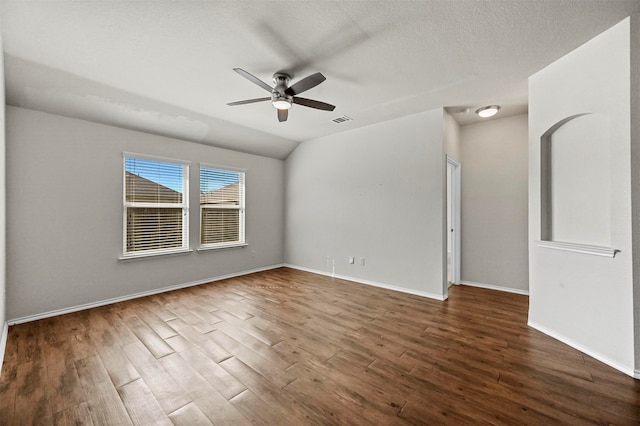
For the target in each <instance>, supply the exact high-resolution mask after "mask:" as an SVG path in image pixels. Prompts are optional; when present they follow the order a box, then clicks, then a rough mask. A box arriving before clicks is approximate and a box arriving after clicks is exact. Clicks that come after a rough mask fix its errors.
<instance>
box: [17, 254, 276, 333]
mask: <svg viewBox="0 0 640 426" xmlns="http://www.w3.org/2000/svg"><path fill="white" fill-rule="evenodd" d="M283 266H284V265H283V264H278V265H271V266H265V267H263V268H257V269H251V270H248V271H242V272H236V273H233V274H227V275H221V276H218V277H213V278H205V279H202V280H197V281H191V282H188V283H183V284H176V285H172V286H168V287H162V288H158V289H153V290H147V291H143V292H140V293H134V294H128V295H126V296H120V297H114V298H112V299H106V300H100V301H98V302H91V303H85V304H83V305H77V306H71V307H68V308H63V309H56V310H53V311H49V312H43V313H41V314H34V315H27V316H24V317H20V318H14V319H11V320H9V321H7V322H8V324H9V325H15V324H22V323H25V322H30V321H37V320H40V319H44V318H50V317H55V316H58V315H64V314H69V313H71V312H78V311H83V310H85V309H91V308H97V307H99V306H105V305H111V304H113V303H118V302H124V301H126V300H131V299H137V298H140V297H145V296H151V295H154V294H158V293H165V292H167V291H173V290H179V289H181V288H186V287H193V286H196V285H201V284H206V283H210V282H213V281H220V280H226V279H227V278H234V277H239V276H242V275H248V274H253V273H255V272H262V271H268V270H270V269H276V268H281V267H283Z"/></svg>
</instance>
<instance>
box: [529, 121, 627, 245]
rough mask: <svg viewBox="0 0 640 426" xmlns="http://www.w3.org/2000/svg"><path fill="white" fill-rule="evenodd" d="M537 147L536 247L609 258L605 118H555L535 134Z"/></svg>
mask: <svg viewBox="0 0 640 426" xmlns="http://www.w3.org/2000/svg"><path fill="white" fill-rule="evenodd" d="M540 150H541V151H540V165H541V174H540V178H541V181H540V188H541V194H540V200H541V203H540V207H541V235H540V240H541V242H542V243H546V244H542V245H543V246H547V247H551V248H559V249H565V250H569V249H571V248H574V249H575V248H577V249H576V250H572V251H581V252H590V248H592V250H591V251H594V253H592V254H601V255H611V256H613V255H614V254H615V251H614V250H612V249H610V246H611V158H610V134H609V120H608V118H607V117H606V116H605V115H602V114H594V113H581V114H575V115H572V116H569V117H567V118H565V119H563V120H560V121H559V122H558V123H556V124H554V125H553V126H551V127H550V128H549V130H547V131H546V132H545V133H544V134H543V135H542V136H541V138H540ZM603 253H604V254H603Z"/></svg>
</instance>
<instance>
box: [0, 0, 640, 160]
mask: <svg viewBox="0 0 640 426" xmlns="http://www.w3.org/2000/svg"><path fill="white" fill-rule="evenodd" d="M638 10H640V1H638V0H629V1H625V0H602V1H600V0H538V1H536V0H487V1H481V0H476V1H474V0H443V1H436V0H428V1H391V0H383V1H317V0H316V1H278V2H273V1H7V0H2V4H1V9H0V15H1V29H2V36H3V45H4V46H3V47H4V52H5V69H6V71H5V73H6V94H7V103H8V104H9V105H15V106H22V107H26V108H32V109H36V110H41V111H47V112H52V113H57V114H61V115H65V116H71V117H77V118H82V119H85V120H90V121H96V122H101V123H105V124H110V125H115V126H119V127H124V128H130V129H135V130H141V131H145V132H150V133H156V134H161V135H166V136H170V137H176V138H180V139H184V140H189V141H194V142H199V143H205V144H210V145H214V146H221V147H225V148H231V149H236V150H239V151H244V152H250V153H255V154H259V155H266V156H270V157H274V158H285V157H286V156H287V155H288V154H289V153H290V152H291V151H292V150H293V149H294V148H295V146H296V145H297V144H298V143H299V142H303V141H305V140H309V139H312V138H316V137H320V136H323V135H328V134H332V133H336V132H342V131H345V130H349V129H353V128H356V127H360V126H365V125H368V124H372V123H375V122H379V121H384V120H390V119H394V118H397V117H401V116H405V115H409V114H414V113H417V112H420V111H425V110H429V109H433V108H438V107H442V106H445V107H451V108H450V109H449V111H451V112H452V114H453V115H454V116H455V117H456V119H457V120H458V121H459V122H460V123H462V124H466V123H469V122H473V120H475V117H474V114H473V111H474V110H475V109H476V108H477V107H479V106H482V105H486V104H499V105H502V106H503V109H502V110H501V112H500V114H499V115H498V116H497V117H500V116H505V115H508V114H510V113H518V112H523V111H526V103H527V77H528V76H530V75H531V74H533V73H535V72H536V71H538V70H540V69H541V68H543V67H544V66H546V65H548V64H549V63H551V62H553V61H554V60H556V59H558V58H559V57H561V56H563V55H564V54H566V53H567V52H569V51H571V50H573V49H574V48H576V47H578V46H579V45H580V44H582V43H584V42H585V41H587V40H589V39H590V38H592V37H594V36H595V35H597V34H599V33H600V32H602V31H604V30H605V29H607V28H609V27H611V26H612V25H614V24H616V23H617V22H619V21H620V20H622V19H624V18H625V17H626V16H628V15H630V14H631V13H633V12H634V11H635V12H637V11H638ZM234 67H240V68H243V69H245V70H247V71H249V72H250V73H252V74H254V75H255V76H257V77H259V78H260V79H262V80H263V81H265V82H267V83H271V76H272V74H273V73H274V72H275V71H287V72H289V73H291V74H293V75H294V78H293V81H292V83H295V81H296V80H298V79H301V78H303V77H305V76H307V75H309V74H312V73H315V72H318V71H320V72H322V73H323V74H324V75H325V76H326V77H327V81H325V82H324V83H322V84H321V85H319V86H317V87H315V88H313V89H311V90H309V91H308V92H305V93H304V95H303V96H304V97H308V98H312V99H317V100H321V101H324V102H327V103H331V104H334V105H336V106H337V108H336V109H335V111H333V112H327V111H320V110H315V109H310V108H305V107H302V106H299V105H294V106H293V107H292V109H291V110H290V111H289V120H288V121H287V122H284V123H279V122H278V120H277V119H276V111H275V109H274V108H273V107H272V106H271V105H270V104H269V103H268V102H263V103H255V104H249V105H242V106H235V107H230V106H227V105H226V104H227V103H228V102H232V101H237V100H242V99H249V98H257V97H263V96H268V93H267V92H265V91H264V90H263V89H261V88H259V87H258V86H256V85H254V84H252V83H251V82H249V81H248V80H245V79H244V78H242V77H241V76H239V75H238V74H236V73H235V72H233V71H232V68H234ZM461 108H469V109H470V112H468V113H466V114H456V113H455V111H457V110H459V109H461ZM341 115H347V116H349V117H351V118H353V119H354V120H353V121H351V122H347V123H343V124H335V123H333V122H332V121H331V120H332V119H333V118H336V117H338V116H341Z"/></svg>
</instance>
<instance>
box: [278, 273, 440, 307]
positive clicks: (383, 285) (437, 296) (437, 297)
mask: <svg viewBox="0 0 640 426" xmlns="http://www.w3.org/2000/svg"><path fill="white" fill-rule="evenodd" d="M283 266H284V267H286V268H291V269H297V270H300V271H304V272H310V273H312V274H318V275H324V276H327V277H332V278H338V279H340V280H345V281H351V282H354V283H358V284H365V285H369V286H372V287H379V288H384V289H387V290H392V291H398V292H400V293H406V294H413V295H414V296H421V297H426V298H428V299H435V300H439V301H441V302H442V301H445V300H447V296H444V295H440V294H435V293H429V292H427V291H420V290H413V289H410V288H405V287H398V286H395V285H392V284H386V283H380V282H377V281H371V280H365V279H362V278H355V277H350V276H347V275H339V274H331V273H329V272H325V271H319V270H317V269H311V268H305V267H304V266H298V265H292V264H289V263H285V264H284V265H283Z"/></svg>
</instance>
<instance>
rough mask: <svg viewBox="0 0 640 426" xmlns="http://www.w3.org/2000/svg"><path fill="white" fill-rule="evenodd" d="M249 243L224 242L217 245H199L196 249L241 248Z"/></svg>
mask: <svg viewBox="0 0 640 426" xmlns="http://www.w3.org/2000/svg"><path fill="white" fill-rule="evenodd" d="M248 245H249V244H247V243H235V244H225V245H219V246H200V247H198V251H208V250H221V249H228V248H238V247H240V248H243V247H246V246H248Z"/></svg>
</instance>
